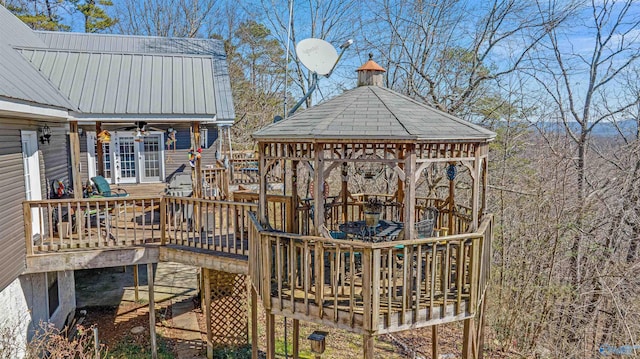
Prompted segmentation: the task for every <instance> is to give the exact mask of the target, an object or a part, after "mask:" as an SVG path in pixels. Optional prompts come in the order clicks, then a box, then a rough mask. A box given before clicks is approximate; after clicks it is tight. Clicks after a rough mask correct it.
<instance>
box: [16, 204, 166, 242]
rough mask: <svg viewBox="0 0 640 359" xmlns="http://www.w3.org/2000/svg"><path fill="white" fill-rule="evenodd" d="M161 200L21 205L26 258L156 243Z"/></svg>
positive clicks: (159, 229)
mask: <svg viewBox="0 0 640 359" xmlns="http://www.w3.org/2000/svg"><path fill="white" fill-rule="evenodd" d="M160 202H161V197H145V198H135V197H113V198H86V199H79V200H76V199H60V200H41V201H25V202H24V204H23V212H24V225H25V239H26V249H27V255H34V254H36V253H42V252H51V251H59V250H65V249H78V248H94V249H95V248H112V247H121V246H132V245H139V244H145V243H154V242H160V236H161V213H160Z"/></svg>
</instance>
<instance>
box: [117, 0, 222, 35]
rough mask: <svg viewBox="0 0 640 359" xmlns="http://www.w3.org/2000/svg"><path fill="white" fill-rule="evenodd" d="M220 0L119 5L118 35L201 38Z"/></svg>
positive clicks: (143, 1) (145, 1) (151, 0)
mask: <svg viewBox="0 0 640 359" xmlns="http://www.w3.org/2000/svg"><path fill="white" fill-rule="evenodd" d="M217 3H218V1H217V0H141V1H133V0H125V1H123V2H121V3H116V13H117V19H118V23H117V25H116V31H118V32H120V33H123V34H130V35H150V36H165V37H166V36H174V37H198V36H205V35H207V34H208V32H207V29H204V28H203V27H204V26H205V25H206V24H208V23H209V22H211V21H212V19H211V18H212V17H213V16H214V7H215V6H216V4H217Z"/></svg>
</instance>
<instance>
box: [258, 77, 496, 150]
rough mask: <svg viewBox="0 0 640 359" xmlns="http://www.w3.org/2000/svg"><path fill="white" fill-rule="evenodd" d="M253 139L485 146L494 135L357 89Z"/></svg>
mask: <svg viewBox="0 0 640 359" xmlns="http://www.w3.org/2000/svg"><path fill="white" fill-rule="evenodd" d="M253 137H254V138H256V139H258V140H265V139H280V140H282V139H292V140H296V139H298V140H299V139H305V140H314V139H324V140H328V139H331V140H350V139H368V140H369V139H371V140H376V139H378V140H407V141H452V142H465V141H466V142H468V141H483V142H484V141H490V140H492V139H493V138H494V137H495V133H494V132H492V131H489V130H487V129H485V128H483V127H480V126H478V125H475V124H472V123H470V122H468V121H464V120H462V119H459V118H457V117H455V116H452V115H450V114H447V113H445V112H442V111H439V110H436V109H434V108H432V107H430V106H428V105H425V104H423V103H420V102H417V101H415V100H413V99H411V98H409V97H406V96H404V95H401V94H399V93H397V92H394V91H392V90H389V89H387V88H384V87H378V86H361V87H357V88H355V89H353V90H349V91H347V92H345V93H343V94H342V95H339V96H337V97H334V98H333V99H331V100H329V101H327V102H324V103H322V104H320V105H317V106H313V107H311V108H309V109H307V110H305V111H302V112H299V113H297V114H295V115H293V116H291V117H289V118H287V119H286V120H283V121H280V122H277V123H274V124H271V125H269V126H266V127H264V128H262V129H260V130H258V131H256V132H255V133H254V134H253Z"/></svg>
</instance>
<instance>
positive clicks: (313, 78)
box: [287, 72, 318, 116]
mask: <svg viewBox="0 0 640 359" xmlns="http://www.w3.org/2000/svg"><path fill="white" fill-rule="evenodd" d="M316 86H318V74H317V73H315V72H314V73H313V74H312V75H311V87H309V90H308V91H307V93H306V94H304V97H303V98H301V99H300V101H298V103H296V104H295V106H293V108H292V109H291V110H290V111H289V112H288V113H287V116H291V115H293V113H294V112H296V111H297V110H298V108H300V106H302V104H303V103H304V102H305V101H306V100H307V99H308V98H309V96H311V94H312V93H313V91H315V90H316Z"/></svg>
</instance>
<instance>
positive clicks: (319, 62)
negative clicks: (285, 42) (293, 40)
mask: <svg viewBox="0 0 640 359" xmlns="http://www.w3.org/2000/svg"><path fill="white" fill-rule="evenodd" d="M296 55H298V58H299V59H300V62H302V64H303V65H304V66H305V67H306V68H308V69H309V70H310V71H312V72H315V73H317V74H318V75H322V76H324V75H326V74H328V73H330V72H331V70H333V67H334V65H335V63H336V61H337V60H338V52H337V51H336V49H335V48H334V47H333V45H331V44H330V43H328V42H326V41H324V40H322V39H314V38H310V39H304V40H302V41H300V42H299V43H298V45H296Z"/></svg>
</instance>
